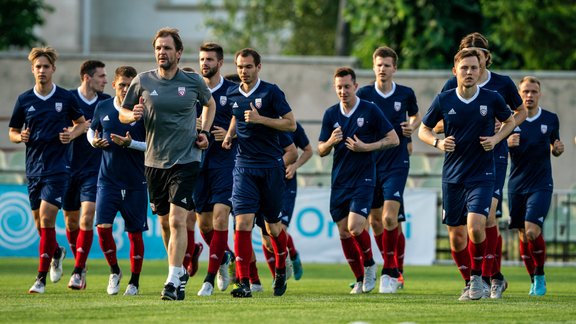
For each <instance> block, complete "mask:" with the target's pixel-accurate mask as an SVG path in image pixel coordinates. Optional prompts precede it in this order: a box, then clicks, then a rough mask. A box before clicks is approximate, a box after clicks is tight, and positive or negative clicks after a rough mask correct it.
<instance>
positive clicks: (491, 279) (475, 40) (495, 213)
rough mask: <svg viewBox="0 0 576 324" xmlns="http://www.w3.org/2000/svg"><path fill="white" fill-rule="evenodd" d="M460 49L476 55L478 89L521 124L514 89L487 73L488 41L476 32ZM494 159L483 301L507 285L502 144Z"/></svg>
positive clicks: (451, 82)
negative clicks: (496, 97) (491, 94)
mask: <svg viewBox="0 0 576 324" xmlns="http://www.w3.org/2000/svg"><path fill="white" fill-rule="evenodd" d="M464 48H475V49H477V50H478V51H479V52H480V65H481V66H482V67H483V69H482V73H481V74H480V79H479V81H478V86H480V87H481V88H484V89H488V90H493V91H496V92H498V93H499V94H500V95H501V96H502V98H504V101H505V102H506V104H507V105H508V107H509V108H511V109H512V110H514V121H515V122H516V125H519V124H520V123H522V122H523V121H524V119H526V108H525V107H524V105H523V104H522V99H521V98H520V96H519V95H518V89H516V85H515V84H514V82H513V81H512V79H510V77H508V76H505V75H501V74H498V73H495V72H492V71H490V70H488V68H489V67H490V65H491V64H492V54H491V53H490V49H489V44H488V39H486V37H484V35H482V34H480V33H477V32H476V33H471V34H468V35H466V36H465V37H464V38H462V41H461V42H460V47H459V50H462V49H464ZM456 85H457V82H456V78H452V79H450V80H448V81H447V82H446V84H445V85H444V87H443V89H442V91H446V90H449V89H453V88H455V87H456ZM499 127H500V125H499V123H498V121H496V129H498V128H499ZM494 158H495V163H496V170H495V172H496V173H495V179H496V182H495V185H494V193H493V197H492V203H491V205H490V214H489V215H488V219H487V221H486V240H487V241H486V257H485V258H484V263H483V264H482V279H483V280H484V282H485V283H486V285H485V286H484V288H485V292H484V293H485V294H486V297H488V296H489V297H491V298H502V293H503V292H504V291H505V290H506V288H507V286H508V283H507V282H506V280H505V279H504V276H503V275H502V273H501V272H500V264H501V262H500V261H501V258H502V236H501V235H500V232H499V230H498V222H497V218H501V217H502V193H503V190H504V181H505V180H506V170H507V168H508V145H507V143H506V141H501V142H500V143H498V145H496V147H495V148H494Z"/></svg>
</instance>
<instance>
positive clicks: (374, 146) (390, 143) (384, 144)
mask: <svg viewBox="0 0 576 324" xmlns="http://www.w3.org/2000/svg"><path fill="white" fill-rule="evenodd" d="M398 144H400V139H398V134H396V131H395V130H394V129H391V130H390V131H388V133H386V136H384V138H382V139H380V140H378V141H376V142H373V143H364V142H362V140H360V138H358V136H357V135H354V138H350V137H348V138H346V147H347V148H348V149H349V150H351V151H354V152H372V151H381V150H385V149H389V148H391V147H394V146H398Z"/></svg>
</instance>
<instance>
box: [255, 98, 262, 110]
mask: <svg viewBox="0 0 576 324" xmlns="http://www.w3.org/2000/svg"><path fill="white" fill-rule="evenodd" d="M254 103H255V105H256V108H258V109H260V108H262V98H256V100H254Z"/></svg>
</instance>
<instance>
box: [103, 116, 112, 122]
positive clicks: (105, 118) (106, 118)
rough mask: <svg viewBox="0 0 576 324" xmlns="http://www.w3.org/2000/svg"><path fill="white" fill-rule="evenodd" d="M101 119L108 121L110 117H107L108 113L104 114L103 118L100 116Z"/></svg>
mask: <svg viewBox="0 0 576 324" xmlns="http://www.w3.org/2000/svg"><path fill="white" fill-rule="evenodd" d="M102 121H110V117H108V115H106V116H104V118H102Z"/></svg>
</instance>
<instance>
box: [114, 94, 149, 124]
mask: <svg viewBox="0 0 576 324" xmlns="http://www.w3.org/2000/svg"><path fill="white" fill-rule="evenodd" d="M124 101H126V99H124ZM143 116H144V98H142V97H140V98H139V99H138V103H137V104H135V105H134V107H132V109H128V108H125V107H121V108H120V110H119V111H118V119H119V120H120V122H121V123H122V124H131V123H133V122H135V121H138V120H140V119H142V117H143Z"/></svg>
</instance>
